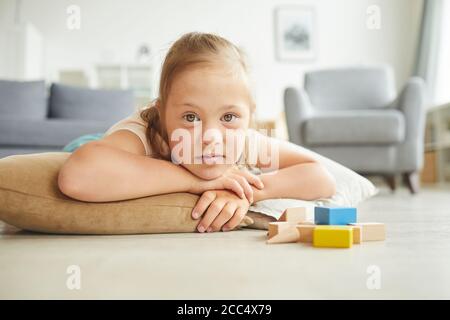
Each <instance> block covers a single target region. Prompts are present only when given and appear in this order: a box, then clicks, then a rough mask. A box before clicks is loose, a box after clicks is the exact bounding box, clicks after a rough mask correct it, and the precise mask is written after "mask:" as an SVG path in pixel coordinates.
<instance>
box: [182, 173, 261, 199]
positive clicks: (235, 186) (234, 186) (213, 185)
mask: <svg viewBox="0 0 450 320" xmlns="http://www.w3.org/2000/svg"><path fill="white" fill-rule="evenodd" d="M251 185H252V186H254V187H255V188H257V189H263V188H264V184H263V183H262V181H261V179H260V178H259V177H258V176H256V175H254V174H252V173H250V172H249V171H248V170H247V169H244V170H239V169H238V168H237V167H233V168H231V169H230V170H228V171H227V172H225V173H224V174H223V175H222V176H220V177H219V178H217V179H214V180H202V181H200V182H199V183H195V185H194V186H193V188H192V190H191V192H192V193H195V194H203V193H204V192H205V191H208V190H230V191H233V192H234V193H235V194H236V195H238V196H239V197H240V198H242V199H244V198H247V200H248V201H249V203H253V189H252V187H251Z"/></svg>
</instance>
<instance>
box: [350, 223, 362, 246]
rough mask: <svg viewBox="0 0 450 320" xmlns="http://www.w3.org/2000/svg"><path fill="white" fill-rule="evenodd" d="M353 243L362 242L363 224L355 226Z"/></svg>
mask: <svg viewBox="0 0 450 320" xmlns="http://www.w3.org/2000/svg"><path fill="white" fill-rule="evenodd" d="M352 228H353V244H360V243H361V242H362V228H361V226H353V225H352Z"/></svg>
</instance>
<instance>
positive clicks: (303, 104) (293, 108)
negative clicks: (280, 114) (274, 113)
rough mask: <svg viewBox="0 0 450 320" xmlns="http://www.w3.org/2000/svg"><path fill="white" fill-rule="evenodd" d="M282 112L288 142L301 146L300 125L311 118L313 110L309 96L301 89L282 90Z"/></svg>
mask: <svg viewBox="0 0 450 320" xmlns="http://www.w3.org/2000/svg"><path fill="white" fill-rule="evenodd" d="M284 112H285V114H286V123H287V127H288V134H289V141H291V142H293V143H295V144H298V145H301V144H303V139H302V123H303V122H304V121H305V120H307V119H309V118H310V117H311V116H312V113H313V109H312V106H311V101H310V100H309V96H308V94H307V93H306V91H305V90H303V89H297V88H294V87H288V88H286V89H285V90H284Z"/></svg>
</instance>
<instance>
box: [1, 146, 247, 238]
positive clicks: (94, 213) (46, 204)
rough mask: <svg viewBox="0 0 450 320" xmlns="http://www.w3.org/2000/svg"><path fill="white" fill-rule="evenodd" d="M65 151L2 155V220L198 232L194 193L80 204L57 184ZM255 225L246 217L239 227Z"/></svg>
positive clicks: (50, 226)
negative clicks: (194, 215) (194, 216)
mask: <svg viewBox="0 0 450 320" xmlns="http://www.w3.org/2000/svg"><path fill="white" fill-rule="evenodd" d="M69 156H70V153H68V152H48V153H36V154H27V155H15V156H9V157H6V158H3V159H0V220H3V221H5V222H6V223H9V224H11V225H14V226H16V227H18V228H21V229H25V230H32V231H39V232H46V233H64V234H139V233H169V232H196V227H197V224H198V222H199V220H194V219H192V218H191V212H192V208H193V207H194V205H195V203H196V202H197V199H198V196H196V195H193V194H189V193H173V194H167V195H160V196H149V197H143V198H137V199H131V200H123V201H111V202H84V201H78V200H75V199H72V198H70V197H67V196H66V195H64V194H63V193H61V192H60V190H59V188H58V183H57V181H58V172H59V169H60V168H61V166H62V164H63V163H64V161H65V160H66V159H67V158H68V157H69ZM252 223H253V220H252V219H251V218H249V217H244V219H243V220H242V221H241V224H240V226H241V227H243V226H248V225H250V224H252Z"/></svg>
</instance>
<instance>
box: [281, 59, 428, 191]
mask: <svg viewBox="0 0 450 320" xmlns="http://www.w3.org/2000/svg"><path fill="white" fill-rule="evenodd" d="M284 107H285V113H286V120H287V127H288V133H289V140H290V141H291V142H294V143H296V144H299V145H302V146H305V147H307V148H309V149H312V150H314V151H316V152H318V153H320V154H322V155H324V156H327V157H329V158H331V159H333V160H336V161H338V162H340V163H342V164H343V165H345V166H347V167H349V168H351V169H353V170H355V171H357V172H359V173H361V174H364V175H382V176H384V178H385V179H386V181H387V182H388V184H389V186H390V187H391V189H393V190H394V189H395V176H396V175H397V174H402V176H403V179H404V181H405V183H406V184H407V186H408V188H409V189H410V191H411V192H412V193H415V192H417V191H418V187H419V178H418V172H419V171H420V169H421V168H422V165H423V147H424V137H423V136H424V122H425V111H424V82H423V80H422V79H420V78H418V77H413V78H411V79H409V81H408V82H407V83H406V85H405V87H404V88H403V90H402V91H401V93H400V94H399V95H398V96H396V93H395V82H394V74H393V71H392V69H391V68H390V67H388V66H372V67H350V68H338V69H331V70H321V71H313V72H308V73H306V74H305V81H304V89H300V88H293V87H290V88H287V89H286V90H285V92H284Z"/></svg>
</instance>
